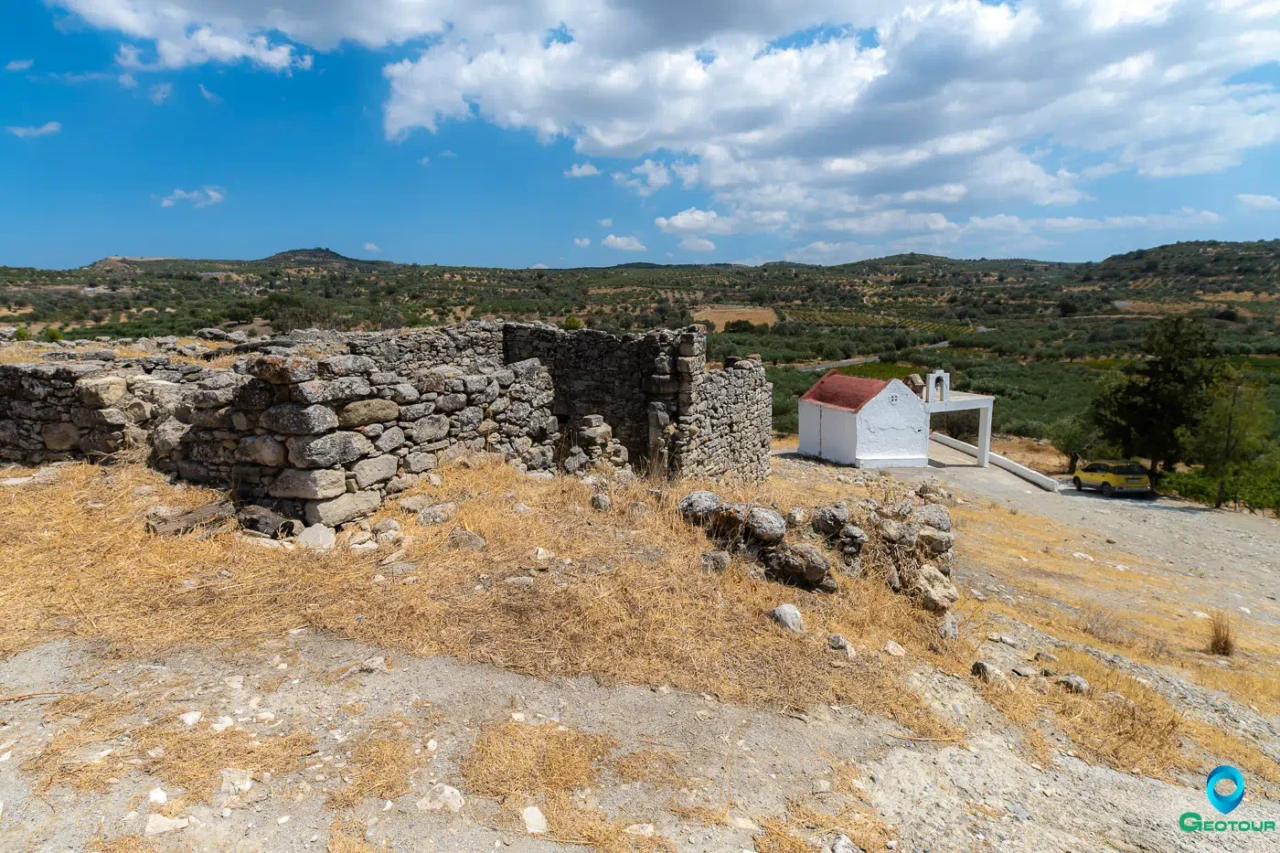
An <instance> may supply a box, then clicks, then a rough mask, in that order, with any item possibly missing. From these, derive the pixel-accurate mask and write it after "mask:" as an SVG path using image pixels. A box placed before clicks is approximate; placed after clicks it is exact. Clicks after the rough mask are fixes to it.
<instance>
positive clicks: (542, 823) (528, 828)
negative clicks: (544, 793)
mask: <svg viewBox="0 0 1280 853" xmlns="http://www.w3.org/2000/svg"><path fill="white" fill-rule="evenodd" d="M520 816H521V817H523V818H524V829H525V832H527V833H529V834H530V835H543V834H545V833H546V831H547V818H546V816H545V815H544V814H543V813H542V810H541V809H539V808H538V807H537V806H525V807H524V811H522V812H521V813H520Z"/></svg>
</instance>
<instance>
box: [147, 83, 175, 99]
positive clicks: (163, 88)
mask: <svg viewBox="0 0 1280 853" xmlns="http://www.w3.org/2000/svg"><path fill="white" fill-rule="evenodd" d="M172 94H173V84H172V83H157V84H156V85H154V86H152V87H151V89H150V91H148V92H147V97H148V98H150V99H151V103H153V104H163V103H164V102H165V101H167V100H169V96H170V95H172Z"/></svg>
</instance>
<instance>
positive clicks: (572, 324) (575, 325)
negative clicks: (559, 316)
mask: <svg viewBox="0 0 1280 853" xmlns="http://www.w3.org/2000/svg"><path fill="white" fill-rule="evenodd" d="M564 327H565V328H566V329H568V330H569V331H571V332H572V331H574V330H575V329H581V328H582V321H581V320H579V319H578V318H577V317H572V316H570V317H565V318H564Z"/></svg>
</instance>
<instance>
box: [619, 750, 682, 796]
mask: <svg viewBox="0 0 1280 853" xmlns="http://www.w3.org/2000/svg"><path fill="white" fill-rule="evenodd" d="M684 761H685V759H684V756H683V755H681V754H680V753H678V752H672V751H671V750H669V749H638V750H636V751H635V752H628V753H627V754H626V755H620V756H618V757H617V758H615V759H614V760H613V769H614V770H616V771H617V773H618V775H619V776H621V777H622V779H623V780H624V781H627V782H648V783H649V784H650V785H657V786H660V787H664V788H682V787H690V779H689V777H688V776H687V775H685V774H684V773H682V772H680V768H681V767H683V766H684Z"/></svg>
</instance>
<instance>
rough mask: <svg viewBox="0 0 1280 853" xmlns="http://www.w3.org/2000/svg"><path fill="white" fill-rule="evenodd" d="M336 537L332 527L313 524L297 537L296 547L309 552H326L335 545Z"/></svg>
mask: <svg viewBox="0 0 1280 853" xmlns="http://www.w3.org/2000/svg"><path fill="white" fill-rule="evenodd" d="M337 541H338V537H337V535H336V534H335V533H334V532H333V528H332V527H326V526H325V525H323V524H313V525H311V526H310V527H308V528H306V529H305V530H303V531H302V533H300V534H299V535H298V547H300V548H306V549H308V550H310V551H322V552H323V551H328V550H330V549H332V548H333V546H334V545H335V544H336V543H337Z"/></svg>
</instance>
